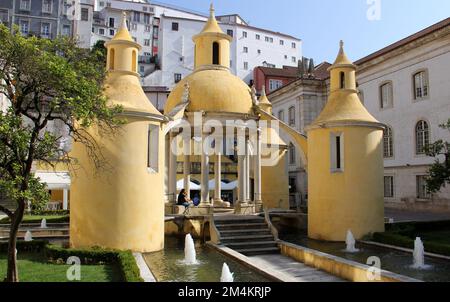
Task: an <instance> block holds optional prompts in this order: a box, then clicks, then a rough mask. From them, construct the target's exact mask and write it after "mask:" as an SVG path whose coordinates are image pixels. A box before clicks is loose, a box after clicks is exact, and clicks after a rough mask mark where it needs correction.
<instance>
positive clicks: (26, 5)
mask: <svg viewBox="0 0 450 302" xmlns="http://www.w3.org/2000/svg"><path fill="white" fill-rule="evenodd" d="M30 9H31V0H20V10H28V11H29V10H30Z"/></svg>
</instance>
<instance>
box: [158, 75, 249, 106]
mask: <svg viewBox="0 0 450 302" xmlns="http://www.w3.org/2000/svg"><path fill="white" fill-rule="evenodd" d="M186 83H187V84H188V85H189V105H188V107H187V109H186V110H187V111H190V112H200V111H205V112H223V113H242V114H251V113H252V108H253V102H252V97H251V90H250V87H248V86H247V85H246V84H245V83H244V82H243V81H242V80H241V79H239V78H238V77H236V76H234V75H233V74H231V73H230V72H229V71H228V70H227V69H206V70H201V69H200V70H198V71H195V72H194V73H192V74H191V75H189V76H187V77H186V78H184V79H183V80H182V81H180V82H179V83H178V84H177V86H175V88H174V89H173V90H172V93H171V94H170V95H169V98H168V99H167V103H166V106H165V108H164V112H165V114H169V113H170V112H171V111H172V110H173V108H175V107H176V106H177V105H178V104H179V103H180V102H181V101H182V98H183V94H184V92H185V89H186V88H185V84H186Z"/></svg>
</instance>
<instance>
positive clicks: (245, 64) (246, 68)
mask: <svg viewBox="0 0 450 302" xmlns="http://www.w3.org/2000/svg"><path fill="white" fill-rule="evenodd" d="M244 70H248V62H244Z"/></svg>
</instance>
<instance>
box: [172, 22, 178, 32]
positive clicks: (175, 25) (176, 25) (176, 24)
mask: <svg viewBox="0 0 450 302" xmlns="http://www.w3.org/2000/svg"><path fill="white" fill-rule="evenodd" d="M179 26H180V25H179V24H178V23H177V22H172V30H173V31H178V28H179Z"/></svg>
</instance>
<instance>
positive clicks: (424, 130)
mask: <svg viewBox="0 0 450 302" xmlns="http://www.w3.org/2000/svg"><path fill="white" fill-rule="evenodd" d="M429 144H430V128H429V126H428V123H427V122H426V121H419V122H418V123H417V125H416V154H417V155H420V154H425V147H426V146H428V145H429Z"/></svg>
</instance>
